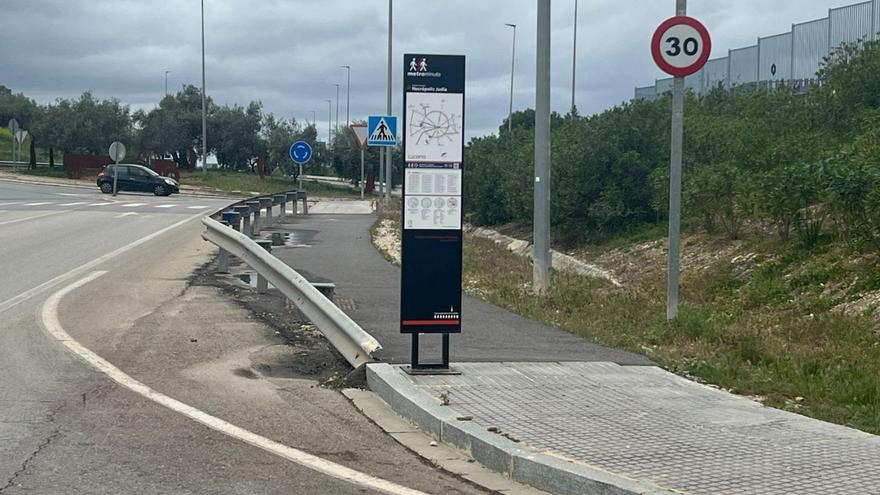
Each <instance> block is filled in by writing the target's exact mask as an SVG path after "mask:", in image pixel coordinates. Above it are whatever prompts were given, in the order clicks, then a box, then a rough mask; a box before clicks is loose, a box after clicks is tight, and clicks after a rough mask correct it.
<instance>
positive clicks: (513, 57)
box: [505, 24, 516, 134]
mask: <svg viewBox="0 0 880 495" xmlns="http://www.w3.org/2000/svg"><path fill="white" fill-rule="evenodd" d="M505 26H508V27H512V28H513V54H512V55H511V56H510V107H509V108H508V110H507V132H508V134H509V133H511V132H513V68H514V64H515V63H516V24H505Z"/></svg>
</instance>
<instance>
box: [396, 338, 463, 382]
mask: <svg viewBox="0 0 880 495" xmlns="http://www.w3.org/2000/svg"><path fill="white" fill-rule="evenodd" d="M419 335H420V334H418V333H414V334H412V351H411V353H412V357H411V364H410V366H408V367H404V368H403V370H404V371H405V372H406V373H408V374H410V375H460V374H461V372H460V371H455V370H454V369H452V368H450V367H449V334H448V333H444V334H442V337H443V344H442V349H441V361H440V362H439V363H422V362H421V361H420V360H419Z"/></svg>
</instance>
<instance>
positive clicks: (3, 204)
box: [0, 201, 21, 206]
mask: <svg viewBox="0 0 880 495" xmlns="http://www.w3.org/2000/svg"><path fill="white" fill-rule="evenodd" d="M19 203H21V201H9V202H7V203H0V206H12V205H17V204H19Z"/></svg>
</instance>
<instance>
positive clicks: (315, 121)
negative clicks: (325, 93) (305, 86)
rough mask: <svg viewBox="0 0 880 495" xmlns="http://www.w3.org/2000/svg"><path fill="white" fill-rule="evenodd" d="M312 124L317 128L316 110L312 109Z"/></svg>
mask: <svg viewBox="0 0 880 495" xmlns="http://www.w3.org/2000/svg"><path fill="white" fill-rule="evenodd" d="M312 125H313V126H315V128H316V129H317V127H318V112H316V111H314V110H312Z"/></svg>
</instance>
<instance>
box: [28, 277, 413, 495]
mask: <svg viewBox="0 0 880 495" xmlns="http://www.w3.org/2000/svg"><path fill="white" fill-rule="evenodd" d="M106 273H107V271H95V272H92V273H91V274H89V275H88V276H86V277H84V278H81V279H80V280H78V281H76V282H74V283H72V284H70V285H68V286H66V287H64V288H63V289H61V290H59V291H57V292H55V293H53V294H52V295H50V296H49V298H48V299H46V301H45V302H44V303H43V306H42V308H41V310H40V323H41V326H42V327H43V329H44V330H45V331H46V332H47V333H48V334H49V335H51V336H52V337H53V338H55V340H57V341H58V342H59V343H61V344H62V345H64V346H65V347H66V348H67V349H68V350H69V351H70V352H72V353H73V354H75V355H77V356H78V357H79V358H80V359H82V360H83V361H85V362H86V363H87V364H89V365H90V366H91V367H92V368H94V369H96V370H98V371H100V372H101V373H103V374H104V375H106V376H107V377H108V378H110V379H111V380H113V381H114V382H116V383H118V384H119V385H121V386H123V387H125V388H127V389H128V390H130V391H132V392H134V393H136V394H138V395H140V396H142V397H144V398H146V399H148V400H150V401H152V402H155V403H156V404H159V405H161V406H163V407H165V408H167V409H169V410H171V411H173V412H176V413H178V414H181V415H183V416H185V417H187V418H189V419H191V420H193V421H195V422H197V423H200V424H202V425H203V426H206V427H208V428H210V429H212V430H214V431H217V432H219V433H222V434H224V435H226V436H229V437H232V438H235V439H237V440H240V441H242V442H244V443H247V444H249V445H252V446H254V447H257V448H259V449H262V450H264V451H266V452H269V453H270V454H274V455H276V456H278V457H281V458H283V459H286V460H288V461H291V462H293V463H296V464H299V465H301V466H303V467H306V468H309V469H311V470H313V471H317V472H319V473H321V474H324V475H327V476H330V477H332V478H336V479H338V480H342V481H346V482H349V483H352V484H354V485H358V486H361V487H364V488H369V489H373V490H377V491H380V492H382V493H386V494H389V495H425V494H424V493H422V492H419V491H417V490H413V489H411V488H406V487H404V486H401V485H398V484H396V483H393V482H391V481H387V480H384V479H381V478H377V477H375V476H372V475H369V474H366V473H362V472H360V471H356V470H354V469H351V468H349V467H346V466H342V465H340V464H336V463H334V462H332V461H328V460H326V459H323V458H321V457H318V456H315V455H312V454H309V453H307V452H303V451H301V450H298V449H295V448H293V447H289V446H287V445H284V444H282V443H279V442H276V441H274V440H270V439H268V438H266V437H263V436H260V435H257V434H256V433H253V432H251V431H248V430H245V429H244V428H241V427H239V426H236V425H234V424H232V423H229V422H227V421H225V420H222V419H220V418H217V417H215V416H211V415H210V414H208V413H206V412H204V411H202V410H200V409H197V408H195V407H193V406H190V405H188V404H185V403H183V402H180V401H178V400H177V399H173V398H171V397H169V396H167V395H164V394H162V393H160V392H157V391H155V390H153V389H151V388H150V387H148V386H147V385H144V384H143V383H141V382H139V381H137V380H135V379H134V378H132V377H131V376H129V375H127V374H126V373H125V372H123V371H122V370H120V369H119V368H117V367H116V366H114V365H113V364H111V363H110V362H109V361H107V360H105V359H104V358H102V357H101V356H99V355H97V354H95V353H94V352H92V351H91V350H89V349H88V348H86V347H85V346H83V345H82V344H80V343H79V342H77V341H76V340H74V339H73V337H71V336H70V334H68V333H67V332H66V331H65V330H64V327H63V326H62V325H61V321H60V320H59V318H58V307H59V305H60V303H61V300H62V299H63V298H64V296H66V295H67V294H69V293H71V292H73V291H75V290H76V289H78V288H80V287H82V286H84V285H86V284H88V283H89V282H92V281H94V280H96V279H98V278H100V277H102V276H104V275H105V274H106Z"/></svg>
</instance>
